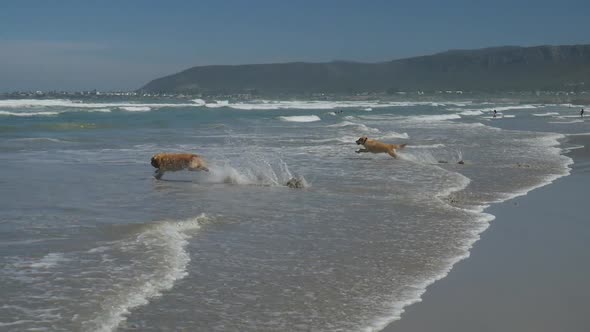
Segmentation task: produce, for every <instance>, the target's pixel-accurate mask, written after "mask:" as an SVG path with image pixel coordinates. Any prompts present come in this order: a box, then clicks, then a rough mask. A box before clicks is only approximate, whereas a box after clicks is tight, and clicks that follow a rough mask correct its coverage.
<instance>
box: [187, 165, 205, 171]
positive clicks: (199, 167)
mask: <svg viewBox="0 0 590 332" xmlns="http://www.w3.org/2000/svg"><path fill="white" fill-rule="evenodd" d="M188 170H189V171H191V172H196V171H205V172H209V169H208V168H207V167H205V166H197V167H189V168H188Z"/></svg>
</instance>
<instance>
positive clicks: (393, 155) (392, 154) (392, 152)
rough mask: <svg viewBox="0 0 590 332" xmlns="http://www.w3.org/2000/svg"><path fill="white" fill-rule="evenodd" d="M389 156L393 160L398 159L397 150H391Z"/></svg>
mask: <svg viewBox="0 0 590 332" xmlns="http://www.w3.org/2000/svg"><path fill="white" fill-rule="evenodd" d="M387 154H388V155H390V156H392V157H393V158H395V159H397V154H395V149H391V150H389V151H387Z"/></svg>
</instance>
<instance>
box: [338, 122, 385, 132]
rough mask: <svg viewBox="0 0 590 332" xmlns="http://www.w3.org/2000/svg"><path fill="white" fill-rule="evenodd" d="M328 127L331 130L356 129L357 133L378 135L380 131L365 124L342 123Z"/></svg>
mask: <svg viewBox="0 0 590 332" xmlns="http://www.w3.org/2000/svg"><path fill="white" fill-rule="evenodd" d="M327 127H331V128H345V127H354V128H355V129H356V130H357V131H362V132H369V133H378V132H379V129H377V128H371V127H368V126H367V125H365V124H362V123H356V122H350V121H342V122H339V123H335V124H331V125H328V126H327Z"/></svg>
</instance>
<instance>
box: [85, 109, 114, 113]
mask: <svg viewBox="0 0 590 332" xmlns="http://www.w3.org/2000/svg"><path fill="white" fill-rule="evenodd" d="M88 112H97V113H110V112H111V109H110V108H93V109H89V110H88Z"/></svg>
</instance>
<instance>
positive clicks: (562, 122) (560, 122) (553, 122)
mask: <svg viewBox="0 0 590 332" xmlns="http://www.w3.org/2000/svg"><path fill="white" fill-rule="evenodd" d="M583 122H584V120H571V121H549V122H548V123H552V124H574V123H583Z"/></svg>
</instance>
